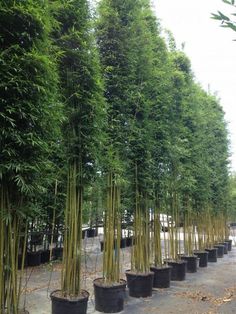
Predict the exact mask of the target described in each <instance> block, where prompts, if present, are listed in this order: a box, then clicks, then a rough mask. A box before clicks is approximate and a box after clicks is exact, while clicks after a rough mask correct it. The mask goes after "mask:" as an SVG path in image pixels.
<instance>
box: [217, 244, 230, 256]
mask: <svg viewBox="0 0 236 314" xmlns="http://www.w3.org/2000/svg"><path fill="white" fill-rule="evenodd" d="M219 244H221V245H224V254H228V242H219Z"/></svg>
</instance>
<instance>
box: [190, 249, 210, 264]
mask: <svg viewBox="0 0 236 314" xmlns="http://www.w3.org/2000/svg"><path fill="white" fill-rule="evenodd" d="M193 253H194V255H196V256H197V257H198V258H199V267H207V264H208V254H209V253H208V252H206V251H194V252H193Z"/></svg>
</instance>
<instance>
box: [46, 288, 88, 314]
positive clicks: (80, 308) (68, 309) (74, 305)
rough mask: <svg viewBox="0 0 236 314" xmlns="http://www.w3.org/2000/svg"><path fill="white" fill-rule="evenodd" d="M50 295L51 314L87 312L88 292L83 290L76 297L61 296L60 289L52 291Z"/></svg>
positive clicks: (79, 313)
mask: <svg viewBox="0 0 236 314" xmlns="http://www.w3.org/2000/svg"><path fill="white" fill-rule="evenodd" d="M50 297H51V301H52V314H86V312H87V305H88V298H89V293H88V292H87V291H85V290H82V291H81V295H80V296H79V297H78V298H73V299H66V298H63V297H62V295H61V291H60V290H56V291H53V292H52V293H51V294H50Z"/></svg>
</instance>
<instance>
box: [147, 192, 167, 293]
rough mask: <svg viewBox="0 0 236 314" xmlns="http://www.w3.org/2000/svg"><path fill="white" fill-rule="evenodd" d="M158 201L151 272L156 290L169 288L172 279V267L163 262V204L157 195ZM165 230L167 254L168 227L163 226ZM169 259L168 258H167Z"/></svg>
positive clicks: (156, 202)
mask: <svg viewBox="0 0 236 314" xmlns="http://www.w3.org/2000/svg"><path fill="white" fill-rule="evenodd" d="M155 199H156V201H155V207H154V217H153V239H152V242H153V243H152V253H153V255H154V258H153V266H151V268H150V270H151V271H152V272H153V273H154V280H153V287H154V288H168V287H169V286H170V278H171V266H168V264H167V263H164V261H163V254H162V245H161V230H162V224H163V221H162V219H161V218H162V216H161V215H163V214H161V212H163V211H161V208H162V206H161V202H160V196H158V193H156V198H155ZM163 226H164V228H163V231H164V251H165V252H166V234H165V233H166V228H167V226H166V225H165V224H163ZM165 258H167V256H165Z"/></svg>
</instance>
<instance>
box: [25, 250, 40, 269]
mask: <svg viewBox="0 0 236 314" xmlns="http://www.w3.org/2000/svg"><path fill="white" fill-rule="evenodd" d="M27 261H28V266H39V265H40V264H41V251H37V252H28V253H27Z"/></svg>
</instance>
